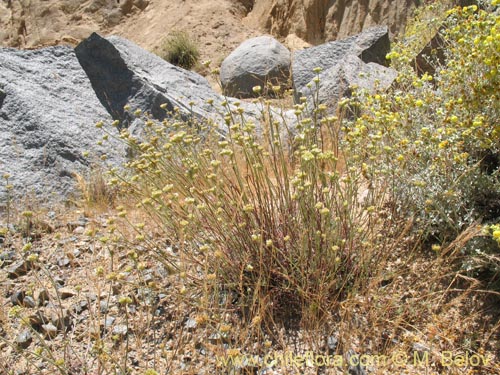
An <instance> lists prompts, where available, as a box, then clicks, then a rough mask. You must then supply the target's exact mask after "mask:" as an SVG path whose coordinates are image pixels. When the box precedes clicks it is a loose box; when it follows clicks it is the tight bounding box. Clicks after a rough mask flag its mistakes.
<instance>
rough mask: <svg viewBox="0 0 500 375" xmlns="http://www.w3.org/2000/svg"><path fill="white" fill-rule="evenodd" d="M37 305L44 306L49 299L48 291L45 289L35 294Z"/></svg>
mask: <svg viewBox="0 0 500 375" xmlns="http://www.w3.org/2000/svg"><path fill="white" fill-rule="evenodd" d="M35 296H36V300H37V302H38V306H44V305H46V303H47V302H48V301H49V300H50V296H49V292H48V291H47V289H42V290H40V291H38V293H36V294H35Z"/></svg>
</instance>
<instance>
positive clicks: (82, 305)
mask: <svg viewBox="0 0 500 375" xmlns="http://www.w3.org/2000/svg"><path fill="white" fill-rule="evenodd" d="M87 308H88V302H87V301H80V302H77V303H75V304H74V305H73V307H72V310H73V312H74V313H75V314H81V313H82V312H83V311H85V310H87Z"/></svg>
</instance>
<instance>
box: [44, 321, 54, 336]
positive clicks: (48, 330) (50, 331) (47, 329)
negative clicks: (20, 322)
mask: <svg viewBox="0 0 500 375" xmlns="http://www.w3.org/2000/svg"><path fill="white" fill-rule="evenodd" d="M42 332H43V333H44V334H45V338H48V339H53V338H54V337H56V336H57V327H56V326H55V325H53V324H52V323H47V324H42Z"/></svg>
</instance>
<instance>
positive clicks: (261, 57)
mask: <svg viewBox="0 0 500 375" xmlns="http://www.w3.org/2000/svg"><path fill="white" fill-rule="evenodd" d="M289 78H290V51H289V50H288V49H287V48H286V47H285V46H283V45H282V44H281V43H280V42H278V41H277V40H276V39H274V38H273V37H271V36H266V35H264V36H260V37H257V38H252V39H248V40H246V41H245V42H243V43H242V44H241V45H240V46H239V47H238V48H236V49H235V50H234V51H233V52H232V53H231V54H230V55H229V56H228V57H227V58H226V59H225V60H224V61H223V62H222V65H221V69H220V80H221V83H222V88H223V90H224V93H225V94H226V95H229V96H234V97H241V98H249V97H252V96H255V94H254V92H253V91H252V88H253V87H254V86H258V85H260V86H262V87H264V88H265V87H266V86H267V85H268V84H272V85H280V84H283V83H286V82H287V81H288V80H289Z"/></svg>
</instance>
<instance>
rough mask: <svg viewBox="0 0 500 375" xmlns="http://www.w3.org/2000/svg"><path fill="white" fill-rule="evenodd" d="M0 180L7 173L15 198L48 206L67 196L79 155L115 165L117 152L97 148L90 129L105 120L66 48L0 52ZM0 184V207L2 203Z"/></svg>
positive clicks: (83, 162) (80, 163) (115, 147)
mask: <svg viewBox="0 0 500 375" xmlns="http://www.w3.org/2000/svg"><path fill="white" fill-rule="evenodd" d="M0 89H1V91H2V92H3V94H2V95H1V98H2V99H0V175H3V174H4V173H9V174H10V175H11V178H10V179H9V183H11V184H13V185H14V188H13V191H14V192H15V194H16V195H18V196H20V195H29V194H33V195H34V196H37V197H38V198H42V199H47V200H53V199H54V198H58V197H60V196H61V195H65V196H67V194H69V193H70V192H71V191H72V190H73V188H74V185H75V179H74V177H73V173H74V172H77V173H84V172H85V171H86V170H88V168H89V166H90V161H89V160H88V159H86V158H84V157H83V155H82V153H83V152H84V151H87V150H92V151H93V152H94V153H95V155H96V156H99V155H100V154H103V153H107V154H108V156H109V160H110V161H112V162H113V161H116V162H118V161H119V160H120V155H121V154H123V147H121V146H120V145H119V144H117V143H116V142H113V141H111V144H110V145H109V147H107V148H106V149H104V147H101V146H98V145H97V142H98V141H99V140H100V139H101V137H102V134H101V133H99V132H96V129H95V127H94V126H95V123H96V122H98V121H100V120H111V116H110V115H109V114H108V112H107V111H106V110H105V109H104V108H103V107H102V106H101V105H100V102H99V100H98V99H97V97H96V95H95V93H94V90H93V89H92V86H91V85H90V82H89V81H88V78H87V76H86V74H85V72H84V70H83V69H82V67H81V66H80V64H79V63H78V60H77V58H76V56H75V53H74V51H73V49H72V48H69V47H62V46H61V47H49V48H45V49H41V50H33V51H19V50H15V49H0ZM5 194H6V190H5V183H4V180H2V183H0V201H3V198H4V197H5Z"/></svg>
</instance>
